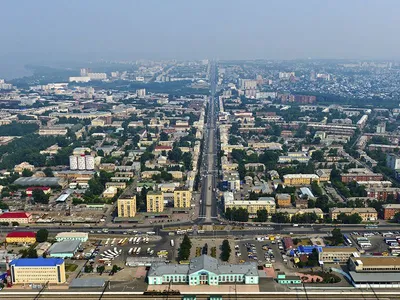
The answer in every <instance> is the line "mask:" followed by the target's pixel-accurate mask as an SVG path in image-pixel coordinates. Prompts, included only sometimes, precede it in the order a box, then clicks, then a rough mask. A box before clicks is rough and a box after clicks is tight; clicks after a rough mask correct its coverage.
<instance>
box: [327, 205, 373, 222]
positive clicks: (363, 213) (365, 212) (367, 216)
mask: <svg viewBox="0 0 400 300" xmlns="http://www.w3.org/2000/svg"><path fill="white" fill-rule="evenodd" d="M340 214H345V215H346V216H350V215H353V214H358V215H359V216H360V217H361V218H362V221H363V222H368V221H376V220H377V219H378V212H377V211H376V209H375V208H372V207H360V208H358V207H356V208H350V207H340V208H338V207H333V208H331V209H330V211H329V215H330V217H331V219H332V220H337V218H338V216H339V215H340Z"/></svg>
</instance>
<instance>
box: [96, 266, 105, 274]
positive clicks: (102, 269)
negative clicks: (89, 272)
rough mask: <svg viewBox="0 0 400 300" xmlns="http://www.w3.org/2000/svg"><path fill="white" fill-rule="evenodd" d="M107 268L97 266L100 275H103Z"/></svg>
mask: <svg viewBox="0 0 400 300" xmlns="http://www.w3.org/2000/svg"><path fill="white" fill-rule="evenodd" d="M105 269H106V267H105V266H98V267H97V273H100V275H101V274H103V273H104V270H105Z"/></svg>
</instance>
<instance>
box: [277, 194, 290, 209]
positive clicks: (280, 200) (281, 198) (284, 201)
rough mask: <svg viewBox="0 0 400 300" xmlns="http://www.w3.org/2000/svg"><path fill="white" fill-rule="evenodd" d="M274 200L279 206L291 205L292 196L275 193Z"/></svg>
mask: <svg viewBox="0 0 400 300" xmlns="http://www.w3.org/2000/svg"><path fill="white" fill-rule="evenodd" d="M275 200H276V203H277V204H278V206H279V207H291V206H292V198H291V196H290V195H289V194H276V195H275Z"/></svg>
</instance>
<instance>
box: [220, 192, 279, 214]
mask: <svg viewBox="0 0 400 300" xmlns="http://www.w3.org/2000/svg"><path fill="white" fill-rule="evenodd" d="M224 207H225V211H226V210H227V209H228V208H230V209H234V208H236V209H238V208H244V209H246V210H247V211H248V212H249V217H251V218H253V217H256V216H257V211H259V210H262V209H265V210H266V211H267V212H268V214H274V213H275V211H276V204H275V199H274V198H273V197H260V198H258V199H257V200H235V198H234V196H233V193H232V192H225V193H224Z"/></svg>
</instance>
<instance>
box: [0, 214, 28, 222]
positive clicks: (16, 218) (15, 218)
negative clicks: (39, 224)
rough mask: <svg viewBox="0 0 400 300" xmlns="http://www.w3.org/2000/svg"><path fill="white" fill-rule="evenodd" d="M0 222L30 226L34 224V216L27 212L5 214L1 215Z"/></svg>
mask: <svg viewBox="0 0 400 300" xmlns="http://www.w3.org/2000/svg"><path fill="white" fill-rule="evenodd" d="M0 222H8V223H12V222H18V223H19V224H28V223H30V222H32V215H31V214H29V213H26V212H5V213H2V214H1V215H0Z"/></svg>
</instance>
